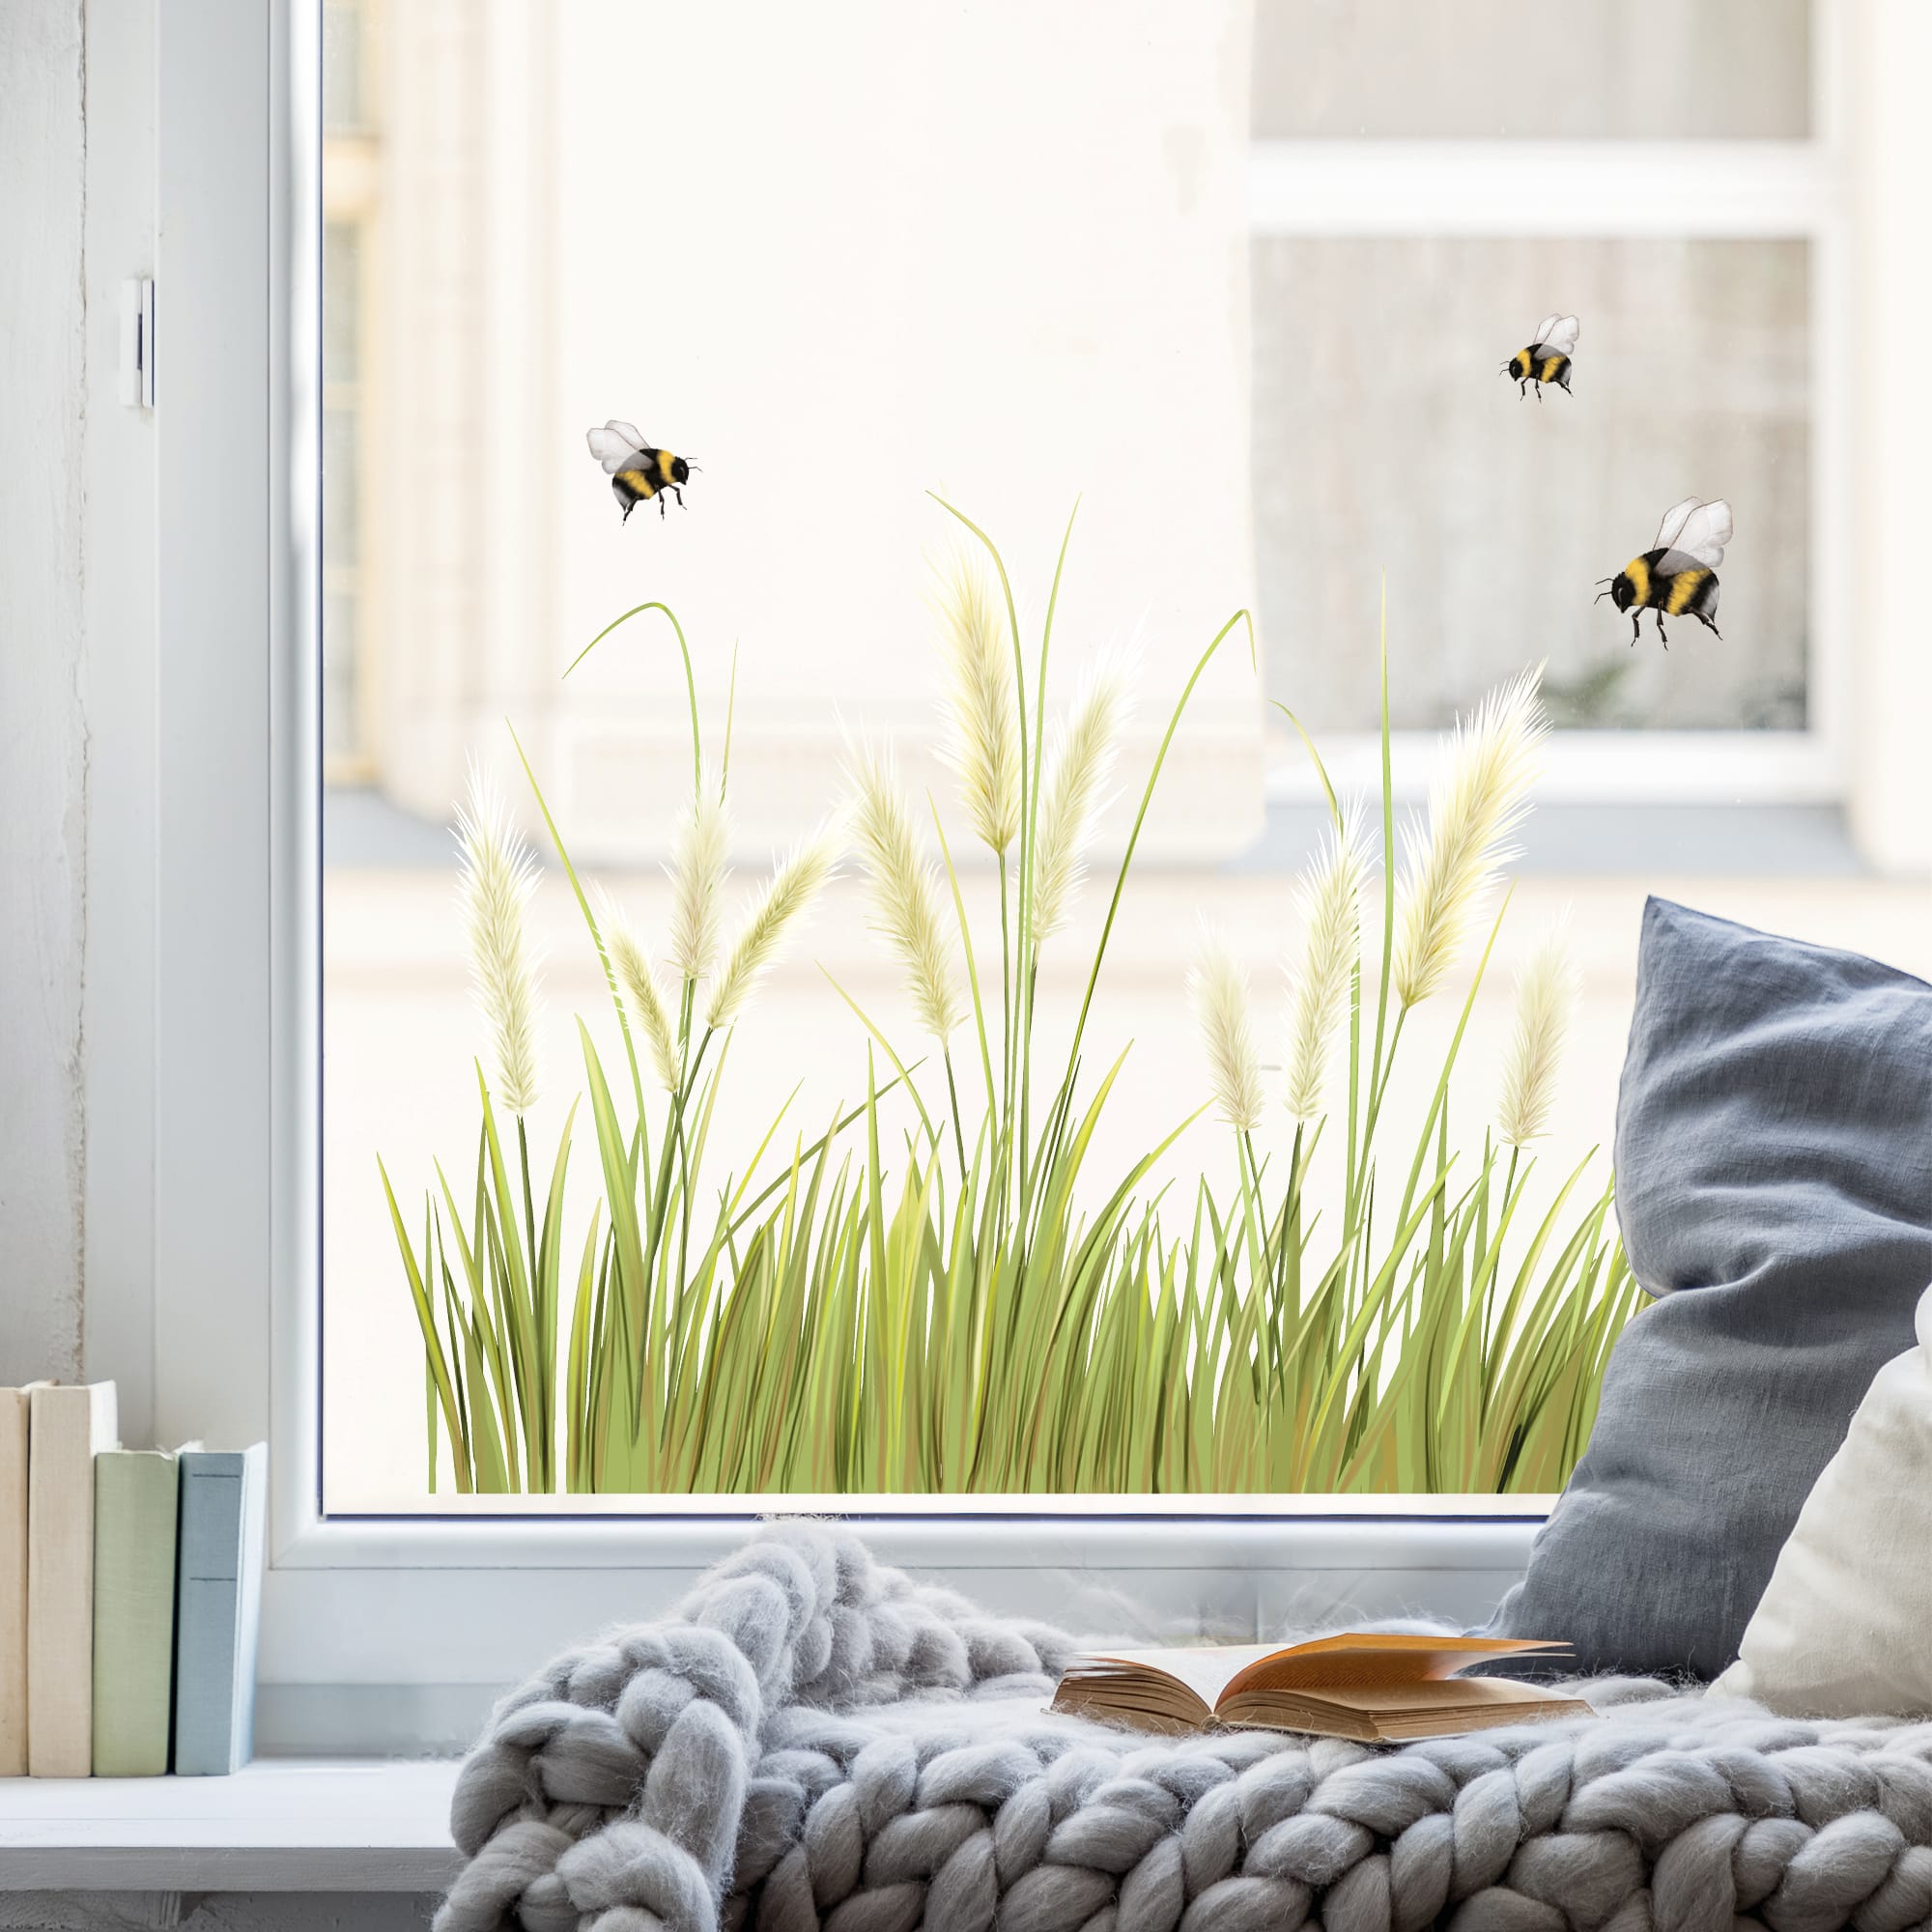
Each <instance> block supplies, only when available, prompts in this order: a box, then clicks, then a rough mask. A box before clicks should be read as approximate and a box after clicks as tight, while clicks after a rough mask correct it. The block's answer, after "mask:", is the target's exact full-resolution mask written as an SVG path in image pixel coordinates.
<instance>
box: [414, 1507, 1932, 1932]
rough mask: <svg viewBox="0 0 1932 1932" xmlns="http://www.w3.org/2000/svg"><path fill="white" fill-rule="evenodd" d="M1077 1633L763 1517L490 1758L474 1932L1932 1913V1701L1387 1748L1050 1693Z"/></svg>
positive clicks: (988, 1930)
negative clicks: (1091, 1714)
mask: <svg viewBox="0 0 1932 1932" xmlns="http://www.w3.org/2000/svg"><path fill="white" fill-rule="evenodd" d="M1071 1648H1072V1646H1071V1644H1070V1642H1069V1640H1068V1639H1067V1638H1066V1637H1065V1636H1064V1635H1062V1634H1060V1633H1059V1632H1057V1631H1053V1630H1050V1629H1048V1628H1046V1627H1044V1626H1041V1625H1036V1624H1029V1623H1016V1622H1013V1621H1011V1620H1009V1619H995V1618H991V1617H987V1616H985V1615H983V1614H981V1613H980V1612H979V1611H977V1610H975V1609H974V1607H973V1606H972V1605H970V1604H968V1603H966V1602H965V1601H964V1600H963V1599H961V1598H960V1597H958V1596H956V1595H954V1594H952V1592H949V1591H945V1590H940V1589H936V1588H932V1587H930V1586H926V1585H922V1584H918V1583H915V1582H913V1581H912V1580H910V1579H909V1578H908V1577H905V1576H904V1575H903V1574H901V1573H900V1572H898V1571H895V1570H891V1569H887V1568H885V1567H883V1566H881V1565H877V1564H875V1563H873V1561H872V1560H871V1558H870V1556H869V1555H868V1554H867V1551H866V1549H865V1548H864V1546H863V1545H862V1544H860V1543H859V1542H858V1541H857V1539H856V1538H854V1537H852V1536H850V1535H848V1534H844V1533H841V1532H839V1531H838V1530H836V1529H833V1528H830V1527H828V1526H825V1525H822V1524H816V1523H790V1524H785V1525H782V1526H778V1527H774V1528H771V1529H768V1530H765V1531H764V1532H762V1533H761V1534H760V1535H759V1536H758V1537H756V1538H755V1539H754V1540H753V1542H752V1543H751V1544H750V1545H749V1546H748V1547H747V1548H745V1549H744V1550H742V1551H740V1552H739V1554H737V1555H736V1556H734V1557H732V1558H731V1559H729V1560H728V1561H726V1562H725V1563H723V1564H721V1565H719V1566H718V1568H717V1569H715V1570H714V1571H713V1572H712V1573H711V1574H710V1575H709V1576H708V1577H706V1578H705V1579H704V1581H703V1582H702V1583H701V1584H700V1585H699V1586H698V1587H697V1588H696V1590H695V1591H694V1592H693V1593H692V1595H691V1596H690V1597H689V1598H688V1599H687V1600H686V1602H685V1603H684V1604H683V1605H681V1606H680V1608H679V1610H678V1612H677V1614H676V1615H674V1616H673V1617H671V1618H669V1619H668V1620H666V1621H665V1622H662V1623H658V1624H652V1625H646V1626H643V1627H640V1628H639V1629H635V1630H629V1631H624V1632H620V1633H618V1634H614V1635H612V1636H611V1637H610V1638H608V1639H607V1640H606V1641H604V1642H602V1643H599V1644H596V1645H593V1646H591V1647H589V1648H586V1649H584V1650H582V1651H578V1652H575V1653H572V1654H571V1655H569V1656H567V1657H564V1658H561V1659H559V1660H558V1661H557V1662H555V1663H554V1664H553V1665H552V1666H551V1667H550V1668H549V1669H548V1670H546V1671H544V1672H543V1673H542V1674H541V1675H540V1676H539V1677H537V1678H536V1679H534V1680H533V1681H532V1682H530V1683H529V1684H527V1685H526V1686H525V1687H524V1688H523V1689H522V1690H518V1691H517V1692H515V1693H514V1694H513V1695H511V1696H510V1697H508V1698H507V1699H505V1701H504V1702H503V1703H502V1704H501V1705H500V1706H499V1707H498V1709H497V1712H496V1713H495V1715H494V1716H493V1718H492V1719H491V1722H490V1725H489V1729H488V1732H487V1734H486V1735H485V1737H484V1739H483V1741H482V1743H481V1744H480V1745H478V1747H476V1749H475V1751H474V1752H473V1753H472V1754H471V1756H470V1757H469V1761H468V1762H467V1763H466V1764H465V1766H464V1768H463V1772H462V1775H461V1776H460V1777H459V1779H458V1782H457V1787H456V1797H455V1801H454V1806H453V1811H452V1817H451V1825H452V1829H453V1832H454V1834H455V1838H456V1842H457V1844H458V1846H459V1847H460V1848H461V1849H462V1851H463V1852H464V1853H465V1854H466V1855H467V1858H468V1863H467V1865H466V1866H465V1868H464V1870H463V1872H462V1874H461V1876H460V1877H459V1878H458V1880H457V1882H456V1885H455V1887H454V1888H453V1889H452V1890H451V1892H450V1894H449V1897H448V1898H447V1900H446V1901H445V1902H444V1904H443V1906H442V1909H441V1911H440V1913H439V1915H438V1917H437V1920H436V1923H437V1926H438V1928H439V1932H486V1928H495V1927H498V1926H518V1925H521V1926H525V1927H527V1928H529V1932H711V1928H713V1927H718V1926H723V1927H725V1928H739V1927H747V1928H749V1927H753V1926H755V1927H760V1928H770V1932H807V1928H815V1927H821V1926H822V1927H825V1928H827V1932H911V1928H913V1927H916V1926H921V1925H923V1926H927V1927H930V1928H932V1932H994V1928H998V1932H1076V1928H1084V1932H1176V1928H1179V1932H1301V1928H1315V1932H1321V1928H1326V1932H1421V1928H1424V1927H1428V1926H1435V1925H1444V1926H1449V1927H1451V1928H1454V1932H1598V1928H1605V1932H1733V1928H1735V1927H1737V1926H1740V1925H1768V1926H1771V1927H1774V1928H1776V1932H1832V1928H1834V1927H1839V1926H1853V1927H1856V1928H1857V1932H1904V1929H1905V1928H1907V1927H1920V1928H1927V1929H1928V1932H1932V1723H1919V1724H1901V1723H1896V1722H1888V1721H1886V1720H1883V1719H1875V1720H1872V1721H1869V1722H1860V1723H1795V1722H1791V1721H1787V1720H1784V1719H1775V1718H1772V1717H1770V1716H1768V1715H1767V1714H1766V1713H1765V1712H1764V1711H1762V1710H1761V1709H1759V1708H1758V1707H1757V1706H1755V1705H1751V1704H1747V1703H1743V1702H1739V1701H1719V1700H1716V1699H1711V1698H1708V1697H1704V1696H1700V1695H1685V1694H1682V1693H1681V1692H1678V1691H1675V1690H1672V1689H1671V1687H1669V1686H1666V1685H1662V1684H1659V1683H1655V1682H1652V1681H1649V1680H1641V1679H1628V1678H1625V1679H1607V1680H1596V1681H1594V1682H1591V1683H1587V1684H1585V1685H1583V1686H1582V1687H1580V1688H1581V1690H1582V1692H1583V1694H1584V1695H1586V1696H1587V1697H1588V1698H1589V1700H1590V1702H1591V1703H1592V1704H1593V1705H1594V1706H1595V1707H1596V1709H1597V1710H1598V1711H1599V1712H1600V1713H1601V1714H1602V1715H1601V1716H1600V1717H1599V1718H1598V1719H1582V1720H1569V1721H1556V1722H1548V1723H1544V1724H1539V1725H1524V1726H1521V1727H1520V1728H1514V1729H1510V1730H1506V1731H1490V1732H1486V1733H1483V1734H1481V1735H1480V1736H1477V1737H1470V1738H1452V1739H1442V1740H1436V1741H1433V1742H1430V1743H1426V1744H1417V1745H1410V1746H1406V1747H1401V1748H1386V1749H1380V1750H1372V1749H1369V1748H1367V1747H1363V1746H1360V1745H1353V1744H1346V1743H1341V1742H1338V1741H1334V1740H1326V1739H1323V1740H1310V1739H1307V1738H1299V1737H1290V1736H1286V1735H1283V1734H1280V1733H1276V1732H1264V1731H1243V1732H1226V1733H1219V1734H1215V1735H1212V1736H1208V1737H1203V1738H1197V1739H1186V1740H1180V1741H1168V1740H1159V1741H1152V1740H1150V1739H1149V1738H1147V1737H1145V1736H1143V1735H1139V1734H1135V1733H1129V1732H1122V1731H1117V1730H1111V1729H1108V1728H1104V1727H1102V1726H1100V1725H1097V1724H1093V1723H1087V1722H1082V1721H1078V1720H1075V1719H1063V1718H1051V1717H1048V1716H1045V1715H1044V1714H1043V1713H1042V1711H1041V1708H1040V1707H1041V1705H1042V1704H1043V1703H1044V1701H1045V1699H1046V1697H1047V1695H1048V1693H1049V1691H1050V1690H1051V1687H1052V1684H1053V1682H1054V1680H1055V1678H1056V1676H1057V1674H1058V1672H1059V1671H1060V1669H1061V1668H1062V1667H1063V1666H1064V1663H1065V1659H1066V1657H1067V1656H1068V1654H1069V1652H1070V1650H1071Z"/></svg>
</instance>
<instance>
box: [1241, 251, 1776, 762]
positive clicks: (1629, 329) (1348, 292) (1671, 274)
mask: <svg viewBox="0 0 1932 1932" xmlns="http://www.w3.org/2000/svg"><path fill="white" fill-rule="evenodd" d="M1807 254H1808V251H1807V248H1806V246H1805V244H1804V243H1803V242H1797V241H1466V240H1459V241H1406V240H1388V241H1384V240H1376V241H1329V240H1321V241H1304V240H1282V239H1277V238H1269V239H1266V240H1263V241H1257V242H1256V243H1255V246H1254V258H1253V260H1254V283H1253V299H1254V325H1255V377H1254V381H1255V388H1254V407H1255V440H1254V470H1255V540H1256V549H1257V553H1258V562H1259V574H1260V595H1261V612H1262V622H1263V626H1264V635H1265V644H1266V651H1267V663H1268V671H1267V675H1268V685H1269V689H1270V691H1271V692H1272V693H1273V694H1274V695H1275V696H1278V697H1280V698H1281V699H1282V700H1283V701H1284V702H1286V703H1289V704H1291V705H1292V706H1293V709H1294V710H1295V712H1296V713H1297V715H1299V716H1300V717H1301V718H1302V720H1303V722H1304V723H1306V724H1308V725H1310V726H1311V728H1315V727H1320V728H1322V729H1327V730H1331V731H1333V730H1369V729H1372V728H1373V727H1374V725H1375V722H1376V717H1377V703H1378V697H1377V674H1376V668H1375V653H1374V651H1373V649H1372V648H1364V639H1370V640H1373V639H1374V637H1375V635H1376V626H1377V621H1378V616H1377V612H1378V598H1379V596H1380V594H1381V592H1380V586H1381V582H1382V579H1383V577H1384V576H1386V579H1387V583H1388V600H1389V639H1390V651H1391V663H1392V670H1391V691H1390V698H1391V707H1392V715H1393V721H1394V723H1395V725H1397V727H1398V728H1403V727H1411V728H1418V729H1420V728H1429V727H1435V726H1439V725H1446V724H1448V723H1449V722H1450V721H1451V719H1453V718H1454V716H1455V715H1456V713H1457V712H1458V711H1459V710H1461V709H1463V708H1464V707H1466V705H1467V703H1468V701H1469V695H1470V693H1472V692H1476V691H1480V690H1482V689H1484V688H1485V687H1486V686H1488V685H1489V684H1492V683H1493V682H1495V681H1496V680H1497V679H1498V678H1500V677H1502V676H1504V675H1507V674H1508V673H1509V672H1511V671H1513V670H1515V669H1517V668H1519V667H1520V666H1521V665H1523V664H1524V663H1525V662H1534V661H1535V660H1537V659H1538V658H1544V657H1547V658H1548V662H1549V671H1548V679H1549V685H1548V689H1549V696H1550V698H1551V700H1552V706H1553V709H1554V712H1555V715H1556V717H1557V719H1558V722H1560V723H1563V724H1567V725H1590V726H1596V727H1605V726H1636V725H1644V726H1663V727H1676V726H1692V725H1694V726H1705V727H1713V728H1729V727H1736V726H1740V725H1742V726H1744V727H1746V728H1752V727H1756V728H1763V727H1769V726H1776V727H1791V726H1797V725H1803V724H1804V722H1805V716H1806V707H1805V692H1804V668H1805V662H1806V657H1807V648H1808V646H1807V639H1806V596H1807V585H1808V579H1809V572H1810V544H1809V523H1808V517H1809V511H1808V503H1809V489H1810V482H1809V443H1810V425H1809V385H1808V377H1807V369H1808V357H1809V341H1810V338H1809V331H1808V327H1807V322H1806V316H1807V311H1808V292H1807V280H1808V261H1807ZM1559 300H1560V306H1561V307H1562V309H1563V310H1564V311H1565V312H1566V313H1568V312H1573V311H1574V312H1575V313H1576V314H1577V316H1579V317H1580V318H1581V319H1582V321H1581V333H1580V335H1579V338H1578V341H1577V355H1576V361H1575V366H1574V371H1573V375H1572V386H1573V391H1574V393H1571V394H1568V395H1566V394H1564V393H1562V392H1561V391H1560V390H1555V389H1550V390H1546V391H1545V392H1544V393H1543V397H1542V400H1540V401H1539V400H1538V399H1537V396H1536V392H1535V391H1534V390H1532V391H1531V393H1530V394H1529V395H1526V396H1523V395H1519V393H1518V389H1517V385H1516V384H1514V383H1512V382H1509V381H1505V380H1500V379H1499V376H1498V365H1499V364H1500V363H1501V362H1502V361H1503V359H1504V358H1505V357H1507V356H1509V355H1514V353H1515V352H1516V351H1517V350H1518V349H1520V348H1521V347H1522V346H1524V342H1525V340H1526V337H1527V334H1528V332H1529V331H1531V330H1533V329H1534V328H1535V327H1536V326H1537V323H1538V321H1539V320H1540V319H1541V317H1542V316H1543V315H1545V314H1546V313H1548V311H1549V310H1550V309H1552V308H1554V307H1557V306H1558V305H1559ZM1365 318H1368V319H1369V321H1368V322H1367V323H1366V325H1365V321H1364V319H1365ZM1377 318H1385V319H1386V320H1384V321H1377V320H1375V319H1377ZM1690 496H1698V497H1728V498H1729V499H1730V502H1731V504H1732V508H1733V512H1734V516H1735V522H1736V532H1737V533H1736V538H1735V541H1734V543H1733V545H1732V548H1731V550H1730V552H1729V554H1728V557H1727V559H1726V564H1725V567H1724V569H1723V571H1722V572H1721V574H1720V575H1721V583H1722V594H1721V601H1720V610H1719V617H1718V623H1719V628H1720V629H1721V631H1722V633H1723V637H1722V639H1721V640H1719V639H1718V638H1715V637H1713V636H1712V635H1711V634H1710V633H1709V632H1708V631H1706V630H1705V629H1704V628H1703V627H1702V626H1701V625H1699V624H1697V623H1695V622H1694V621H1691V620H1689V619H1684V620H1680V621H1678V622H1676V623H1675V624H1673V625H1671V626H1670V627H1669V631H1668V635H1669V639H1670V655H1669V657H1668V659H1667V660H1666V658H1665V657H1664V655H1663V652H1662V650H1661V648H1660V647H1659V645H1658V643H1657V639H1656V633H1655V630H1654V628H1653V625H1652V622H1651V620H1650V619H1648V618H1646V619H1645V620H1644V631H1643V639H1642V642H1641V643H1640V644H1639V645H1638V646H1637V647H1636V648H1635V649H1633V648H1631V642H1630V638H1631V628H1630V620H1629V618H1628V617H1622V616H1619V615H1618V614H1617V612H1616V611H1614V610H1613V609H1612V607H1611V606H1610V604H1608V603H1607V602H1605V603H1596V604H1593V603H1592V601H1591V600H1592V599H1593V598H1594V597H1595V596H1596V594H1597V589H1598V580H1599V579H1601V578H1604V577H1605V576H1608V575H1610V574H1612V573H1614V572H1616V571H1619V570H1621V569H1622V568H1623V566H1624V564H1625V563H1626V562H1627V561H1628V560H1629V559H1630V558H1631V557H1633V556H1635V555H1637V554H1641V553H1642V552H1643V551H1645V550H1648V549H1649V548H1650V547H1651V545H1652V542H1653V539H1654V536H1655V533H1656V531H1657V527H1658V524H1659V521H1660V519H1661V518H1662V513H1663V512H1664V511H1665V510H1666V509H1668V508H1669V507H1670V506H1671V505H1672V504H1673V503H1676V502H1679V501H1681V500H1682V499H1683V498H1684V497H1690Z"/></svg>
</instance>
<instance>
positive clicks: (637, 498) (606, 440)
mask: <svg viewBox="0 0 1932 1932" xmlns="http://www.w3.org/2000/svg"><path fill="white" fill-rule="evenodd" d="M588 440H589V443H590V453H591V455H592V456H594V457H596V458H597V459H598V461H599V462H600V463H602V464H603V466H604V469H605V471H606V473H607V474H608V475H609V476H610V478H611V495H612V496H614V497H616V499H617V501H618V502H619V503H621V504H622V505H623V508H624V516H623V521H624V522H625V523H629V522H630V521H631V512H632V511H633V510H635V509H636V508H637V507H638V505H639V503H648V502H650V501H651V500H652V499H653V498H655V499H656V502H657V506H658V514H659V516H663V515H664V507H665V501H664V499H665V497H666V496H667V495H669V496H672V497H676V498H677V501H678V507H679V508H680V509H682V508H683V507H684V492H683V490H682V489H680V488H679V487H678V486H679V485H680V484H683V483H688V482H689V481H690V480H691V473H692V471H693V470H694V469H696V467H697V466H696V464H695V463H688V462H686V460H685V459H684V458H683V457H681V456H673V455H672V454H671V452H670V451H669V450H668V449H654V448H653V447H652V446H651V445H650V444H649V443H647V442H646V441H645V440H643V438H642V437H640V436H639V434H638V432H637V430H636V428H635V427H634V426H633V425H632V424H630V423H627V422H617V421H616V420H614V419H613V420H611V421H610V422H608V423H606V424H605V425H604V427H603V428H602V429H593V430H592V431H590V433H589V438H588Z"/></svg>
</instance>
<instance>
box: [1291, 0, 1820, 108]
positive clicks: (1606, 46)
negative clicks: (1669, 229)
mask: <svg viewBox="0 0 1932 1932" xmlns="http://www.w3.org/2000/svg"><path fill="white" fill-rule="evenodd" d="M1810 13H1811V10H1810V7H1809V5H1808V4H1807V0H1697V4H1695V5H1690V4H1689V3H1688V0H1567V4H1565V5H1563V6H1560V7H1544V8H1537V7H1526V6H1524V5H1522V4H1521V0H1258V4H1257V7H1256V10H1255V67H1254V127H1255V132H1256V134H1257V135H1260V136H1262V137H1264V138H1273V139H1279V140H1293V139H1308V138H1311V137H1316V136H1330V135H1344V136H1346V135H1362V136H1366V137H1368V138H1369V139H1372V140H1373V139H1400V140H1430V139H1463V138H1476V139H1483V138H1487V139H1503V138H1513V139H1520V140H1597V139H1648V140H1686V139H1690V138H1695V137H1700V136H1715V137H1722V138H1726V139H1733V140H1737V139H1757V140H1772V139H1783V140H1797V139H1802V138H1803V137H1804V135H1806V134H1808V133H1809V132H1810V107H1809V99H1810V82H1811V72H1810Z"/></svg>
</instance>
